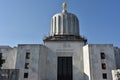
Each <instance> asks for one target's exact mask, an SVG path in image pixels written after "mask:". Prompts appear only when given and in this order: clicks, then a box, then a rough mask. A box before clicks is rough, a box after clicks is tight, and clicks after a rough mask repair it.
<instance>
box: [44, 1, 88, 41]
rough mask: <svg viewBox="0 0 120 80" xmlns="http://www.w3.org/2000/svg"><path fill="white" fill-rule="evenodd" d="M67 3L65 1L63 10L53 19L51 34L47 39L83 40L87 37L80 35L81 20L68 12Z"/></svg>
mask: <svg viewBox="0 0 120 80" xmlns="http://www.w3.org/2000/svg"><path fill="white" fill-rule="evenodd" d="M66 8H67V5H66V3H63V11H62V12H61V13H57V14H55V15H54V16H53V17H52V19H51V30H50V36H49V37H47V38H46V39H45V40H82V41H87V40H86V39H84V38H82V37H80V35H79V20H78V18H77V17H76V16H75V15H74V14H72V13H69V12H67V9H66Z"/></svg>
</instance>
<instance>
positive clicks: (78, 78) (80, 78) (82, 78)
mask: <svg viewBox="0 0 120 80" xmlns="http://www.w3.org/2000/svg"><path fill="white" fill-rule="evenodd" d="M80 69H81V70H80ZM73 70H74V71H75V72H73V76H74V77H73V80H90V79H89V77H88V75H87V74H85V73H84V72H83V69H82V67H81V68H77V67H76V66H75V65H73Z"/></svg>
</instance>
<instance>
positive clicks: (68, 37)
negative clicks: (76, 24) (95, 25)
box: [44, 35, 87, 43]
mask: <svg viewBox="0 0 120 80" xmlns="http://www.w3.org/2000/svg"><path fill="white" fill-rule="evenodd" d="M44 41H82V42H85V43H86V42H87V39H85V38H83V37H81V36H75V35H54V36H49V37H46V38H45V39H44Z"/></svg>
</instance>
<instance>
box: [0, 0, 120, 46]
mask: <svg viewBox="0 0 120 80" xmlns="http://www.w3.org/2000/svg"><path fill="white" fill-rule="evenodd" d="M64 1H65V2H66V3H67V11H68V12H70V13H74V14H75V15H76V16H77V17H78V19H79V22H80V35H84V36H85V37H86V38H87V39H88V43H89V44H114V46H118V47H120V36H119V35H120V0H0V45H9V46H16V45H17V44H42V43H43V41H42V40H43V38H44V36H45V35H49V31H50V20H51V17H52V16H53V15H54V14H56V13H59V12H61V11H62V7H61V5H62V3H63V2H64Z"/></svg>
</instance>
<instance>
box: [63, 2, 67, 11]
mask: <svg viewBox="0 0 120 80" xmlns="http://www.w3.org/2000/svg"><path fill="white" fill-rule="evenodd" d="M66 9H67V4H66V2H64V3H63V10H64V11H66Z"/></svg>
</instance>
